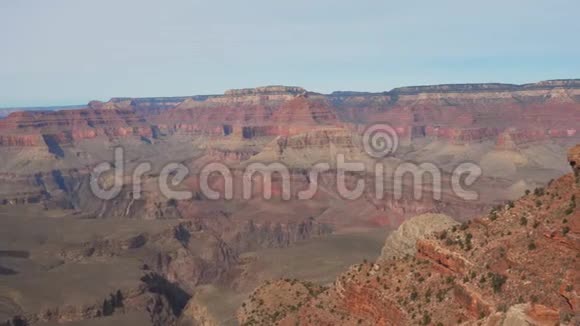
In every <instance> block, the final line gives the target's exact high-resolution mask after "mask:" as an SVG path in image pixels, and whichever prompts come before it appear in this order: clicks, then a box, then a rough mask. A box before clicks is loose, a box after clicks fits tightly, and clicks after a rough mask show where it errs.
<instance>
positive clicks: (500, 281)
mask: <svg viewBox="0 0 580 326" xmlns="http://www.w3.org/2000/svg"><path fill="white" fill-rule="evenodd" d="M506 281H507V276H504V275H501V274H495V273H494V274H492V276H491V286H492V288H493V292H495V293H499V292H501V288H502V286H503V285H504V284H505V282H506Z"/></svg>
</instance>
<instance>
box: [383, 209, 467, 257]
mask: <svg viewBox="0 0 580 326" xmlns="http://www.w3.org/2000/svg"><path fill="white" fill-rule="evenodd" d="M454 225H459V223H458V222H456V221H455V220H454V219H452V218H451V217H449V216H446V215H443V214H423V215H419V216H415V217H413V218H411V219H409V220H407V221H405V222H404V223H403V224H401V226H399V228H398V229H397V230H396V231H395V232H393V233H391V234H390V235H389V236H388V237H387V240H386V241H385V246H384V247H383V250H382V253H381V256H380V257H379V261H385V260H390V259H401V258H403V257H405V256H414V255H415V254H416V253H417V247H416V243H417V240H419V239H422V238H424V237H425V236H426V235H429V234H431V233H433V232H439V231H442V230H446V229H449V228H451V227H452V226H454Z"/></svg>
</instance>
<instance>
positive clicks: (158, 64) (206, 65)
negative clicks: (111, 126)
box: [0, 0, 580, 107]
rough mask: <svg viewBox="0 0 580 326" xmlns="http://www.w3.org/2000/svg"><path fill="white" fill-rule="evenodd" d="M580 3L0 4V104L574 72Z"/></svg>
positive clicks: (579, 73) (524, 78)
mask: <svg viewBox="0 0 580 326" xmlns="http://www.w3.org/2000/svg"><path fill="white" fill-rule="evenodd" d="M578 12H580V1H577V0H546V1H540V0H525V1H524V0H502V1H499V0H489V1H465V0H463V1H454V0H453V1H452V0H439V1H416V0H407V1H385V0H382V1H374V0H373V1H370V0H366V1H365V0H359V1H341V0H334V1H328V0H293V1H272V0H246V1H239V0H230V1H223V0H212V1H197V0H189V1H187V0H168V1H158V0H155V1H153V0H98V1H97V0H94V1H88V0H86V1H80V0H50V1H47V0H0V107H10V106H35V105H64V104H83V103H86V102H88V101H89V100H91V99H101V100H106V99H108V98H110V97H115V96H131V97H139V96H173V95H175V96H177V95H193V94H208V93H210V94H211V93H222V92H223V91H224V90H225V89H228V88H240V87H254V86H261V85H269V84H285V85H298V86H303V87H305V88H307V89H309V90H313V91H319V92H330V91H333V90H361V91H362V90H364V91H384V90H389V89H391V88H393V87H399V86H409V85H420V84H436V83H462V82H509V83H525V82H533V81H539V80H544V79H556V78H579V77H580V42H578V33H579V32H580V19H578V17H577V14H578Z"/></svg>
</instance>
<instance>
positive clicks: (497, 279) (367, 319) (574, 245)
mask: <svg viewBox="0 0 580 326" xmlns="http://www.w3.org/2000/svg"><path fill="white" fill-rule="evenodd" d="M575 154H576V150H572V151H571V152H570V158H571V159H570V161H574V159H575ZM579 196H580V188H579V187H578V185H577V183H576V180H575V177H574V175H571V174H569V175H566V176H563V177H561V178H560V179H558V180H556V181H554V182H552V183H551V184H550V185H549V186H548V187H547V188H545V189H544V188H537V189H536V190H535V191H533V192H532V193H529V194H527V195H526V196H524V197H522V198H521V199H519V200H517V201H515V202H508V203H507V204H505V205H501V206H498V207H496V208H494V209H493V210H491V212H490V213H489V214H488V215H486V216H483V217H480V218H476V219H474V220H472V221H471V222H468V223H463V224H461V225H457V224H456V223H453V222H452V221H449V220H448V219H447V218H444V217H441V216H435V215H431V216H423V217H420V218H418V219H416V220H415V221H414V220H413V219H411V220H410V221H408V222H407V223H408V224H404V229H406V230H410V229H412V230H419V229H424V228H425V226H426V225H433V226H435V228H437V230H433V232H432V233H428V232H427V233H425V234H424V236H422V237H419V238H418V239H417V240H416V242H415V244H414V249H413V248H410V246H409V245H408V244H407V243H406V241H407V239H402V241H397V233H395V234H394V235H393V238H391V241H389V240H388V241H387V246H386V249H384V250H387V251H390V252H392V248H394V247H396V248H405V249H404V250H400V251H401V252H402V253H408V254H405V255H396V254H395V255H393V256H394V257H391V258H390V259H389V260H388V261H385V260H384V259H382V260H379V261H378V262H377V263H369V262H366V261H365V262H363V263H362V264H358V265H355V266H353V267H352V268H351V269H350V270H349V271H347V272H345V273H344V274H343V275H341V276H340V277H338V279H337V280H336V281H335V282H334V284H333V285H332V286H331V287H330V288H329V289H327V290H324V291H321V292H320V293H316V294H315V295H311V296H300V295H297V294H294V293H293V292H294V291H293V290H291V289H289V287H288V286H286V285H283V284H279V283H271V284H268V285H265V286H264V287H261V288H259V289H257V290H256V291H255V292H254V294H253V295H252V296H251V297H250V299H248V301H246V302H245V304H244V305H243V306H242V307H241V308H240V310H239V315H238V319H239V321H240V322H241V323H242V324H244V325H249V324H252V325H294V324H300V325H331V324H341V325H361V324H362V325H409V324H417V323H419V324H422V325H435V324H439V325H451V324H466V325H475V324H478V325H520V324H521V325H527V324H531V325H554V324H563V325H575V324H577V323H578V314H579V312H580V305H579V302H580V301H579V300H580V296H579V295H578V290H577V286H578V284H579V281H580V273H579V272H578V266H579V262H578V257H579V255H580V235H579V231H580V229H579V221H580V219H579V218H580V210H579V209H578V202H577V201H578V200H577V198H579ZM430 217H431V218H432V219H431V220H430ZM441 221H444V223H448V224H447V228H445V227H440V228H439V227H438V226H442V223H441ZM444 223H443V224H444ZM401 232H404V230H401V231H399V233H401ZM407 233H409V232H408V231H407ZM413 233H417V232H413ZM412 252H414V254H411V253H412ZM546 266H550V267H549V268H546ZM272 284H273V285H272ZM265 289H267V290H265ZM256 302H257V304H256ZM273 303H279V304H278V305H277V306H276V307H273V306H272V304H273ZM268 307H270V308H268Z"/></svg>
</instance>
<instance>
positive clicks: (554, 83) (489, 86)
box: [388, 79, 580, 94]
mask: <svg viewBox="0 0 580 326" xmlns="http://www.w3.org/2000/svg"><path fill="white" fill-rule="evenodd" d="M562 87H565V88H573V89H574V88H575V89H580V79H555V80H546V81H541V82H537V83H530V84H522V85H517V84H504V83H474V84H441V85H425V86H408V87H399V88H394V89H392V90H391V91H390V92H388V93H392V94H420V93H470V92H513V91H524V90H552V89H554V88H562Z"/></svg>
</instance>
